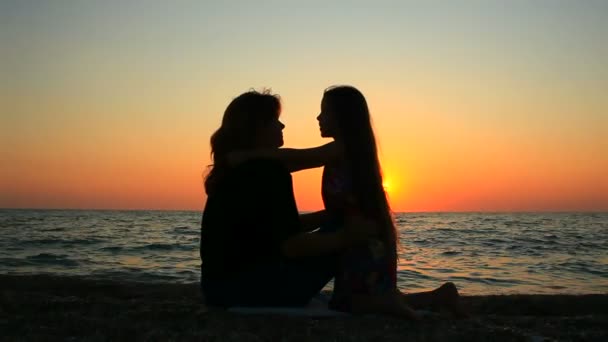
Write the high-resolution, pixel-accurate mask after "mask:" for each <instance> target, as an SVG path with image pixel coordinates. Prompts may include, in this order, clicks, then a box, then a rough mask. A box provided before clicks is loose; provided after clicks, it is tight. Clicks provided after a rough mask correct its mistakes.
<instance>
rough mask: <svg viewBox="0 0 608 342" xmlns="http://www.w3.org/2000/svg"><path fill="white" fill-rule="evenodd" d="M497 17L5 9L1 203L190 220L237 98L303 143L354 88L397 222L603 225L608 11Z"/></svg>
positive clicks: (64, 6) (310, 187)
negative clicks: (326, 106)
mask: <svg viewBox="0 0 608 342" xmlns="http://www.w3.org/2000/svg"><path fill="white" fill-rule="evenodd" d="M313 2H314V1H313ZM349 3H350V2H349ZM500 3H501V2H487V3H484V4H483V5H482V4H477V6H472V7H471V5H468V6H469V7H467V6H463V5H462V4H460V5H447V4H444V5H437V4H426V5H418V6H414V7H412V5H409V4H406V3H403V4H399V5H395V4H394V3H391V4H389V3H386V4H384V3H383V2H382V1H379V2H377V4H376V3H375V5H374V7H373V8H368V7H365V6H364V5H357V6H354V5H353V6H354V7H353V8H351V9H352V10H351V11H350V12H349V13H350V14H349V15H344V13H343V12H342V11H341V9H340V8H341V7H340V6H339V5H337V4H324V8H325V10H324V11H322V12H319V11H318V9H316V8H315V7H314V6H313V5H311V4H312V2H311V4H308V3H307V4H306V5H303V4H300V5H299V6H302V7H301V8H288V7H285V6H277V5H276V4H274V5H273V4H271V3H266V2H262V3H258V4H256V5H253V4H251V3H244V4H242V7H246V8H243V9H242V11H239V13H248V15H247V16H242V15H240V14H238V13H235V12H234V11H232V10H231V8H230V7H229V6H227V5H221V4H217V5H214V6H211V5H208V4H203V3H192V4H188V5H187V6H186V5H184V6H181V7H180V6H169V5H167V4H160V3H149V4H146V5H145V4H143V3H135V2H133V3H125V4H124V6H123V5H121V6H119V7H120V8H117V6H118V5H116V4H111V3H105V2H103V3H78V4H74V3H67V2H62V1H57V2H52V3H21V4H19V3H16V4H13V5H2V7H3V8H0V9H1V10H0V13H2V14H1V15H2V16H3V17H2V18H0V19H2V20H0V30H1V31H2V32H5V33H6V34H7V36H8V37H10V38H11V39H9V40H8V44H7V45H6V46H5V50H6V51H7V53H6V56H5V57H4V58H3V61H2V62H1V63H2V64H3V65H4V66H5V67H6V68H5V70H7V73H3V76H2V77H3V78H4V79H7V80H9V82H0V90H1V91H0V110H1V113H2V122H1V123H2V124H1V125H0V127H1V128H0V129H1V130H2V135H1V137H0V142H1V143H2V144H1V146H0V153H1V154H0V155H1V158H2V168H0V189H1V191H0V207H4V208H102V209H103V208H108V209H109V208H111V209H193V210H201V209H202V208H203V206H204V193H203V189H202V174H203V171H204V167H205V165H207V164H208V163H209V148H208V144H209V136H210V135H211V133H212V132H213V131H214V130H215V129H216V128H217V127H218V126H219V123H220V120H221V115H222V113H223V110H224V108H225V107H226V105H227V104H228V103H229V102H230V100H231V99H232V98H233V97H235V96H237V95H238V94H239V93H241V92H243V91H246V90H248V89H250V88H252V87H254V88H258V89H260V88H262V87H270V88H272V89H273V90H274V91H275V92H277V93H279V94H280V95H281V97H282V99H283V105H284V111H283V117H282V120H283V121H284V122H285V124H286V126H287V127H286V129H285V132H284V134H285V140H286V146H289V147H309V146H315V145H318V144H321V143H324V142H327V141H326V140H324V139H321V138H320V137H319V134H318V127H317V122H316V120H315V117H316V115H317V114H318V110H319V103H320V99H321V95H322V92H323V89H325V88H326V87H327V86H330V85H333V84H352V85H355V86H357V87H358V88H359V89H360V90H361V91H362V92H363V93H364V94H365V96H366V97H367V100H368V103H369V105H370V109H371V112H372V116H373V120H374V127H375V130H376V135H377V137H378V143H379V145H380V148H381V161H382V164H383V168H384V173H385V176H386V177H385V178H386V181H387V183H388V184H389V192H390V198H391V203H392V207H393V209H394V210H395V211H537V210H541V211H608V153H606V151H608V134H606V132H608V114H607V113H608V98H607V97H606V96H605V94H604V93H605V89H607V87H608V69H607V68H606V67H605V61H606V60H608V46H607V44H606V43H605V36H606V34H607V33H608V24H607V23H608V20H605V19H606V18H605V13H608V11H607V10H608V8H607V7H608V5H606V4H602V3H591V2H589V3H583V4H578V3H576V4H575V3H574V2H573V3H572V4H570V3H557V2H552V1H539V2H534V3H517V4H515V3H513V4H512V5H509V6H508V7H507V5H500ZM350 4H353V3H350ZM248 6H249V7H251V8H249V7H248ZM540 10H542V13H543V16H542V17H539V16H537V15H535V13H540V12H539V11H540ZM602 13H604V15H603V14H602ZM362 22H366V23H368V24H367V25H361V23H362ZM311 23H314V25H312V24H311ZM252 27H254V28H256V29H255V30H252V29H251V28H252ZM294 186H295V190H296V197H297V201H298V205H299V207H300V209H301V210H313V209H319V208H321V207H322V204H321V200H320V194H319V193H320V170H311V171H303V172H299V173H297V174H294Z"/></svg>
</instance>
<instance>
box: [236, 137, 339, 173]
mask: <svg viewBox="0 0 608 342" xmlns="http://www.w3.org/2000/svg"><path fill="white" fill-rule="evenodd" d="M339 156H340V150H339V147H338V145H337V144H336V143H335V142H330V143H328V144H325V145H321V146H318V147H311V148H302V149H298V148H280V149H265V150H254V151H235V152H232V153H230V154H229V155H228V162H229V163H230V164H233V165H237V164H240V163H243V162H245V161H247V160H250V159H255V158H269V159H277V160H279V161H281V162H282V163H283V164H284V165H285V167H287V169H288V170H289V172H296V171H300V170H304V169H312V168H316V167H321V166H323V165H325V164H327V163H329V162H331V161H333V160H335V159H336V158H338V157H339Z"/></svg>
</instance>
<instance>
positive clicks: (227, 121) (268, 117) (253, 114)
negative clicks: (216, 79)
mask: <svg viewBox="0 0 608 342" xmlns="http://www.w3.org/2000/svg"><path fill="white" fill-rule="evenodd" d="M280 114H281V100H280V98H279V96H278V95H275V94H272V93H271V92H270V90H264V91H262V92H258V91H255V90H250V91H248V92H246V93H243V94H241V95H239V96H238V97H236V98H235V99H234V100H232V102H230V104H229V105H228V107H227V108H226V110H225V111H224V117H223V118H222V125H221V126H220V128H219V129H218V130H217V131H215V133H213V135H212V136H211V159H212V164H211V165H210V166H209V168H210V170H209V172H208V174H207V176H206V177H205V192H206V193H207V195H210V194H212V193H213V191H214V189H215V187H216V185H217V184H218V183H219V182H220V181H221V179H222V176H223V175H224V174H225V173H226V171H227V168H228V165H227V163H226V156H227V155H228V153H230V152H232V151H237V150H247V149H252V148H254V147H255V142H256V138H257V136H256V134H257V131H258V128H259V127H261V126H264V125H265V124H268V123H269V122H271V121H272V120H275V119H277V118H278V117H279V115H280Z"/></svg>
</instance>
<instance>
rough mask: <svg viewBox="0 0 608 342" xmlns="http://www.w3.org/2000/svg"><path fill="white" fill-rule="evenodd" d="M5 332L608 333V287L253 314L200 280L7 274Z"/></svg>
mask: <svg viewBox="0 0 608 342" xmlns="http://www.w3.org/2000/svg"><path fill="white" fill-rule="evenodd" d="M0 293H1V296H0V336H1V337H0V339H1V340H2V341H39V340H44V341H50V340H62V341H65V340H68V341H117V340H128V341H136V340H137V341H138V340H157V341H182V340H185V341H190V340H191V341H201V340H202V341H397V340H398V341H492V342H496V341H553V340H558V341H562V340H563V341H608V294H599V295H509V296H470V297H463V302H464V304H465V305H466V306H468V308H469V309H470V310H471V312H472V313H473V317H471V318H469V319H464V320H455V319H450V318H448V317H444V316H442V315H438V316H433V317H430V318H427V319H426V320H425V321H423V322H420V323H412V322H407V321H402V320H399V319H394V318H390V317H369V316H368V317H362V316H353V317H338V318H325V319H314V318H303V317H282V316H249V315H237V314H231V313H228V312H226V311H223V310H217V309H210V308H206V307H205V306H204V305H203V304H202V302H203V301H202V298H201V295H200V293H199V288H198V284H147V283H127V282H117V281H100V280H92V279H82V278H73V277H54V276H43V275H34V276H13V275H0Z"/></svg>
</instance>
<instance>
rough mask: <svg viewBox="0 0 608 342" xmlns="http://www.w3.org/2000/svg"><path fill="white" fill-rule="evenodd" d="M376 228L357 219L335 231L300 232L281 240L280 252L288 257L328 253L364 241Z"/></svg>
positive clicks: (374, 232) (370, 223)
mask: <svg viewBox="0 0 608 342" xmlns="http://www.w3.org/2000/svg"><path fill="white" fill-rule="evenodd" d="M377 230H378V229H377V226H376V225H375V224H374V223H373V222H371V221H357V222H352V223H351V224H350V225H347V226H345V227H344V229H340V230H338V231H337V232H331V233H300V234H297V235H294V236H292V237H290V238H288V239H287V240H285V241H283V243H282V244H281V252H282V253H283V255H285V256H287V257H290V258H297V257H305V256H319V255H325V254H330V253H333V252H338V251H340V250H343V249H345V248H347V247H350V246H354V245H357V244H359V243H361V242H363V241H366V240H367V239H369V238H370V237H373V236H374V235H375V234H376V231H377Z"/></svg>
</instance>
